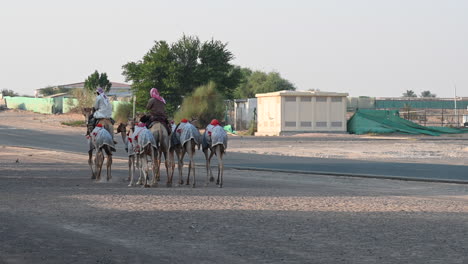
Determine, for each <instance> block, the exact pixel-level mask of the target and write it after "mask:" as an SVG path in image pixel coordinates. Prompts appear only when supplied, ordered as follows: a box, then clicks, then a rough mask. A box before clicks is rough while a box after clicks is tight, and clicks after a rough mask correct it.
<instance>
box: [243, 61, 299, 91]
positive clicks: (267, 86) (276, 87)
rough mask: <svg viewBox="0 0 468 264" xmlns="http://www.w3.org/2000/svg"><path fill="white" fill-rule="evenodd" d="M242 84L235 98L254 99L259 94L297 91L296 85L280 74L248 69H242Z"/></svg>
mask: <svg viewBox="0 0 468 264" xmlns="http://www.w3.org/2000/svg"><path fill="white" fill-rule="evenodd" d="M240 73H241V76H242V78H241V82H240V85H239V86H238V87H237V88H236V90H235V93H234V97H235V98H252V97H255V94H258V93H269V92H275V91H282V90H296V88H295V87H294V85H293V84H292V83H291V82H289V81H288V80H286V79H283V78H282V77H281V75H280V74H279V73H278V72H270V73H265V72H262V71H254V72H253V71H252V70H250V69H248V68H242V69H240Z"/></svg>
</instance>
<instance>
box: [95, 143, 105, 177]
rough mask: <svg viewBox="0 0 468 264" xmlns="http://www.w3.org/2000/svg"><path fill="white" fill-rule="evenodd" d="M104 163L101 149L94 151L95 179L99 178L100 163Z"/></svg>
mask: <svg viewBox="0 0 468 264" xmlns="http://www.w3.org/2000/svg"><path fill="white" fill-rule="evenodd" d="M103 163H104V153H102V149H99V150H97V151H96V180H97V181H99V180H101V171H102V164H103Z"/></svg>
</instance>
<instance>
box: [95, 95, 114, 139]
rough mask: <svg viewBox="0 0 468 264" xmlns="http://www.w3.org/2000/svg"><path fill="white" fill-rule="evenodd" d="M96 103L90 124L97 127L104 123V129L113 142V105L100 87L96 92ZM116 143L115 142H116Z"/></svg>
mask: <svg viewBox="0 0 468 264" xmlns="http://www.w3.org/2000/svg"><path fill="white" fill-rule="evenodd" d="M96 94H97V96H96V101H95V103H94V107H93V112H94V113H93V115H92V116H90V120H89V121H88V122H89V124H92V125H93V127H95V126H96V125H97V124H98V123H102V124H103V127H104V128H105V129H106V130H107V131H108V132H109V134H111V136H112V140H113V139H114V127H113V124H114V120H113V119H112V103H111V102H110V101H109V98H107V96H106V94H105V93H104V89H102V87H99V88H98V89H97V90H96ZM114 143H116V142H115V140H114Z"/></svg>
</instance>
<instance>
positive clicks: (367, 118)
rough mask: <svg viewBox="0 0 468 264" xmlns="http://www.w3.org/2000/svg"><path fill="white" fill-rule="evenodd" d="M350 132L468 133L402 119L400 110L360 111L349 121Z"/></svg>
mask: <svg viewBox="0 0 468 264" xmlns="http://www.w3.org/2000/svg"><path fill="white" fill-rule="evenodd" d="M347 126H348V132H349V133H351V134H358V135H362V134H368V133H376V134H384V133H395V132H397V133H405V134H413V135H418V134H424V135H431V136H439V135H440V134H458V133H466V132H467V131H465V130H461V129H456V128H449V127H425V126H421V125H418V124H416V123H413V122H411V121H408V120H406V119H404V118H401V117H400V113H399V112H398V110H369V109H359V110H357V111H356V113H355V114H354V115H353V116H352V117H351V118H350V119H349V120H348V125H347Z"/></svg>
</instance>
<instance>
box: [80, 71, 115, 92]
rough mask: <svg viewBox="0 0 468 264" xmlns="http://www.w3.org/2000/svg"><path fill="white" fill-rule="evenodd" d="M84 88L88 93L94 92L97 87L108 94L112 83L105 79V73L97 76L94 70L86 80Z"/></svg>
mask: <svg viewBox="0 0 468 264" xmlns="http://www.w3.org/2000/svg"><path fill="white" fill-rule="evenodd" d="M84 86H85V88H86V89H88V90H90V91H95V90H96V89H97V88H98V87H102V89H104V91H106V92H109V90H110V88H111V86H112V83H111V82H110V81H109V79H108V78H107V74H106V73H105V72H103V73H101V74H99V72H98V71H97V70H96V71H94V73H92V74H91V75H89V76H88V78H86V80H85V85H84Z"/></svg>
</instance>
